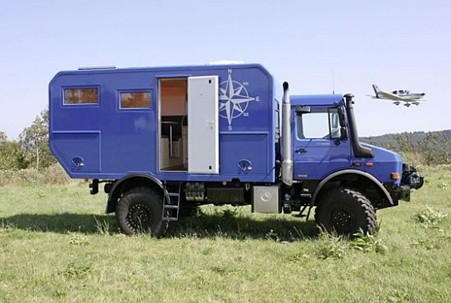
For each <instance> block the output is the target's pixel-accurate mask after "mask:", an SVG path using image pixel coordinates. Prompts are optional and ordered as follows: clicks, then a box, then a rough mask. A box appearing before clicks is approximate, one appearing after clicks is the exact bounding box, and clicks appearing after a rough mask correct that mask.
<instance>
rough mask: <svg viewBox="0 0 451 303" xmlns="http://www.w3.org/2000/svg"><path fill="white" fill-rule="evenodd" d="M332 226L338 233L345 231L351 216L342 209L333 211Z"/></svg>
mask: <svg viewBox="0 0 451 303" xmlns="http://www.w3.org/2000/svg"><path fill="white" fill-rule="evenodd" d="M332 224H333V226H334V227H335V229H336V230H337V231H339V232H341V231H347V230H348V228H349V225H350V224H351V216H350V215H349V213H348V212H346V211H345V210H343V209H338V210H335V211H334V212H333V213H332Z"/></svg>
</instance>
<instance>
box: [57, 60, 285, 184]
mask: <svg viewBox="0 0 451 303" xmlns="http://www.w3.org/2000/svg"><path fill="white" fill-rule="evenodd" d="M49 89H50V107H49V111H50V119H49V120H50V125H49V136H50V140H49V141H50V148H51V150H52V152H53V153H54V155H55V156H56V157H57V159H58V160H59V162H60V163H61V164H62V166H63V167H64V169H65V170H66V171H67V173H68V174H69V175H70V176H71V177H72V178H89V179H109V180H119V179H121V178H124V177H126V176H129V175H139V174H143V175H150V176H153V177H155V178H156V179H158V180H162V181H200V182H206V181H208V182H229V181H232V180H235V181H237V180H238V181H240V182H271V183H274V182H275V181H276V173H275V167H276V144H277V143H278V137H279V125H278V123H279V119H278V117H279V110H278V109H279V102H278V98H277V96H276V94H275V89H274V80H273V78H272V76H271V75H270V74H269V73H268V72H267V71H266V70H265V69H264V68H263V67H262V66H260V65H256V64H248V65H221V66H219V65H217V66H215V65H206V66H196V67H194V66H191V67H190V66H185V67H162V68H130V69H115V68H108V69H81V70H76V71H67V72H60V73H58V74H57V75H56V76H55V77H54V78H53V80H52V81H51V82H50V88H49ZM279 99H280V98H279Z"/></svg>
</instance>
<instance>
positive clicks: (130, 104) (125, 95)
mask: <svg viewBox="0 0 451 303" xmlns="http://www.w3.org/2000/svg"><path fill="white" fill-rule="evenodd" d="M120 99H121V108H150V106H151V101H150V92H121V93H120Z"/></svg>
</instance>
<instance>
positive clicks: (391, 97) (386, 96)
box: [379, 90, 410, 102]
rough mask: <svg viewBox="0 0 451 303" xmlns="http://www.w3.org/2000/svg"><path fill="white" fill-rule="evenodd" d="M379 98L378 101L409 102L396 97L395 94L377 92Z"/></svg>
mask: <svg viewBox="0 0 451 303" xmlns="http://www.w3.org/2000/svg"><path fill="white" fill-rule="evenodd" d="M379 98H380V99H389V100H394V101H404V102H408V101H410V100H408V99H406V98H403V97H401V96H397V95H395V94H392V93H389V92H385V91H383V90H382V91H379Z"/></svg>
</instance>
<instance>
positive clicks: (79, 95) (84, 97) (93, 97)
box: [64, 87, 99, 104]
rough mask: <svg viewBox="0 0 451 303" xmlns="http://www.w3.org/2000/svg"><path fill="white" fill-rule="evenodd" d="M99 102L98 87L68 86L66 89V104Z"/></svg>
mask: <svg viewBox="0 0 451 303" xmlns="http://www.w3.org/2000/svg"><path fill="white" fill-rule="evenodd" d="M97 103H99V89H98V88H95V87H94V88H92V87H90V88H66V89H64V104H97Z"/></svg>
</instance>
